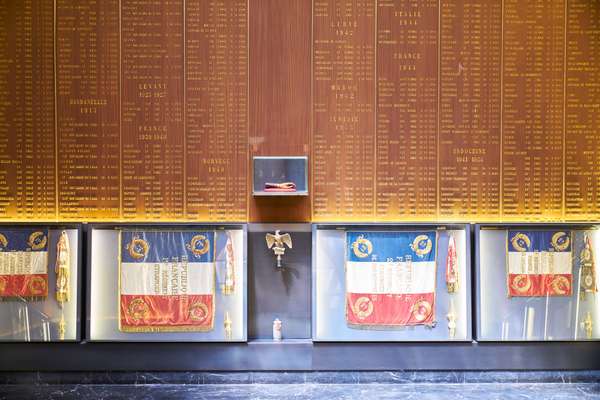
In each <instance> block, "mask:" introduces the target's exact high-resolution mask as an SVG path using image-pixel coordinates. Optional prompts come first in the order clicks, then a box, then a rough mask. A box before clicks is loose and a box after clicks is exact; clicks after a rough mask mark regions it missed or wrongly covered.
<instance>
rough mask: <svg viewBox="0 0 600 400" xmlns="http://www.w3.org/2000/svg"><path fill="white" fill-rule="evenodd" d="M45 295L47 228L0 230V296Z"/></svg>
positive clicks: (46, 284)
mask: <svg viewBox="0 0 600 400" xmlns="http://www.w3.org/2000/svg"><path fill="white" fill-rule="evenodd" d="M46 296H48V230H47V229H29V228H25V229H14V230H2V231H0V297H46Z"/></svg>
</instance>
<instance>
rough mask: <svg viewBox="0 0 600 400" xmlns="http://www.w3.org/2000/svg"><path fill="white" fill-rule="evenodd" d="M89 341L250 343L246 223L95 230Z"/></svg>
mask: <svg viewBox="0 0 600 400" xmlns="http://www.w3.org/2000/svg"><path fill="white" fill-rule="evenodd" d="M89 238H90V240H89V246H90V251H89V254H90V261H89V277H90V282H89V284H90V288H89V303H88V304H89V312H88V324H89V329H88V332H89V339H90V340H92V341H246V337H247V334H246V317H247V316H246V301H247V294H246V226H245V225H186V226H177V225H123V226H109V225H95V226H92V227H91V228H90V233H89Z"/></svg>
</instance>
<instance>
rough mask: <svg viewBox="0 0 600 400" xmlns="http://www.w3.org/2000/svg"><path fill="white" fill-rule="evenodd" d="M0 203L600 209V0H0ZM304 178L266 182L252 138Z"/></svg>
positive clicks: (503, 212) (407, 214) (88, 210)
mask: <svg viewBox="0 0 600 400" xmlns="http://www.w3.org/2000/svg"><path fill="white" fill-rule="evenodd" d="M0 37H1V38H0V165H1V168H0V219H2V220H82V221H97V220H174V221H176V220H204V221H217V220H219V221H247V220H250V221H281V220H288V221H290V220H291V221H310V220H314V221H334V220H364V221H387V220H413V221H418V220H460V221H481V220H487V221H490V220H584V219H598V218H600V3H598V2H597V1H591V0H552V1H549V0H534V1H525V0H518V1H517V0H494V1H488V0H312V1H311V0H287V1H285V2H282V1H279V0H185V1H183V0H170V1H163V0H102V1H100V0H84V1H80V2H72V1H69V0H55V1H54V0H19V1H17V0H8V1H5V2H3V3H2V5H0ZM273 155H286V156H290V155H293V156H308V157H309V162H310V168H309V172H310V174H309V177H310V196H308V197H301V196H297V197H287V198H283V197H276V196H274V197H271V198H254V197H253V196H252V195H251V186H252V185H251V180H252V178H251V176H252V172H251V165H252V164H251V159H252V157H253V156H273Z"/></svg>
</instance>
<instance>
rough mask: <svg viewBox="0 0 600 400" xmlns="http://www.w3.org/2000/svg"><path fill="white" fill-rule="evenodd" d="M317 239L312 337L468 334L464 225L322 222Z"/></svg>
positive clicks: (438, 338)
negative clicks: (357, 226)
mask: <svg viewBox="0 0 600 400" xmlns="http://www.w3.org/2000/svg"><path fill="white" fill-rule="evenodd" d="M314 243H315V246H316V249H315V256H316V258H315V260H314V267H313V269H314V279H313V296H314V297H313V304H314V307H313V337H314V340H317V341H421V340H422V341H445V340H468V339H469V338H470V334H469V324H470V313H469V307H468V288H469V286H470V284H469V283H468V282H469V271H468V268H467V265H468V263H467V260H468V252H467V233H466V231H465V230H460V229H456V230H445V229H437V228H436V227H435V226H434V227H429V228H423V227H417V228H416V229H414V228H413V229H409V228H406V227H403V226H397V227H393V226H376V225H373V226H368V227H366V228H361V229H355V228H353V227H352V226H346V227H336V228H332V227H328V226H327V225H322V226H318V227H317V228H315V231H314Z"/></svg>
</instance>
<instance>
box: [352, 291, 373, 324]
mask: <svg viewBox="0 0 600 400" xmlns="http://www.w3.org/2000/svg"><path fill="white" fill-rule="evenodd" d="M373 308H374V307H373V301H372V300H371V299H370V298H368V297H364V296H363V297H359V298H358V299H356V301H355V302H354V305H353V306H352V312H354V315H356V318H358V319H365V318H367V317H368V316H370V315H371V314H373Z"/></svg>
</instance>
